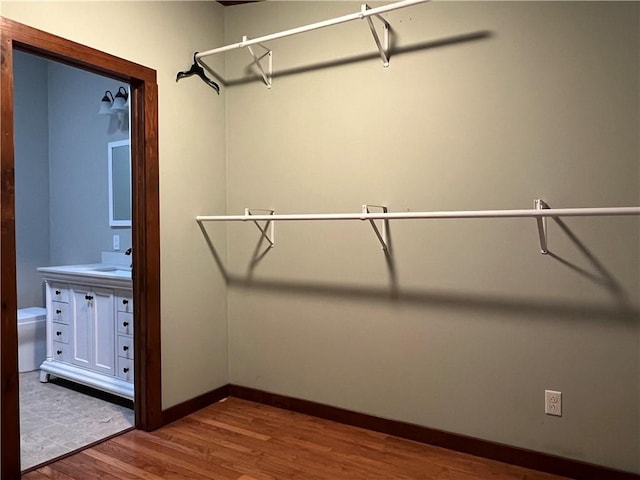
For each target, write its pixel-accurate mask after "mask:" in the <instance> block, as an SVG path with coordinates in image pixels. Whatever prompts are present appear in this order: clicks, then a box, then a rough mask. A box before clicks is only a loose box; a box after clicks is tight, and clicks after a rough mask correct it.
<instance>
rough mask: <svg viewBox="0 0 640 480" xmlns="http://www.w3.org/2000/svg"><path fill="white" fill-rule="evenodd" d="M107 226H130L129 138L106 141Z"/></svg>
mask: <svg viewBox="0 0 640 480" xmlns="http://www.w3.org/2000/svg"><path fill="white" fill-rule="evenodd" d="M108 155H109V226H111V227H130V226H131V151H130V148H129V140H120V141H118V142H109V143H108Z"/></svg>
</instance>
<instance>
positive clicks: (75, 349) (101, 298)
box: [69, 285, 115, 375]
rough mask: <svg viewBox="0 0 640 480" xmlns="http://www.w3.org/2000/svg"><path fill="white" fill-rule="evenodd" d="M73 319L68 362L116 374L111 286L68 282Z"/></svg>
mask: <svg viewBox="0 0 640 480" xmlns="http://www.w3.org/2000/svg"><path fill="white" fill-rule="evenodd" d="M69 297H70V301H71V312H72V314H71V318H72V323H71V325H72V334H71V338H72V347H71V352H72V354H71V363H73V364H74V365H78V366H80V367H84V368H88V369H90V370H93V371H96V372H100V373H104V374H106V375H114V374H115V346H114V341H115V332H114V330H115V328H114V327H115V325H114V318H115V317H114V312H115V309H114V299H115V292H114V290H113V289H108V288H100V287H95V286H94V287H91V286H85V285H69Z"/></svg>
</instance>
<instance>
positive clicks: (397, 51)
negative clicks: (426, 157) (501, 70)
mask: <svg viewBox="0 0 640 480" xmlns="http://www.w3.org/2000/svg"><path fill="white" fill-rule="evenodd" d="M492 36H493V32H491V31H489V30H481V31H478V32H471V33H465V34H460V35H455V36H452V37H447V38H442V39H439V40H430V41H427V42H421V43H416V44H413V45H407V46H404V47H397V46H396V45H395V44H396V40H397V37H396V35H390V39H391V45H390V48H389V58H392V57H393V56H396V55H401V54H404V53H411V52H416V51H419V50H429V49H432V48H440V47H447V46H451V45H457V44H459V43H465V42H473V41H476V40H486V39H488V38H491V37H492ZM372 59H380V54H379V53H378V52H374V53H368V54H364V55H357V56H353V57H347V58H340V59H337V60H331V61H328V62H321V63H315V64H312V65H305V66H302V67H295V68H289V69H283V70H280V71H278V72H273V73H272V75H271V77H272V78H278V77H285V76H288V75H296V74H300V73H306V72H312V71H316V70H322V69H325V68H334V67H340V66H344V65H349V64H352V63H355V62H364V61H368V60H372ZM201 65H203V66H204V68H205V69H206V70H207V71H208V72H209V73H210V74H211V75H212V76H213V77H215V78H216V80H218V81H219V82H220V83H221V84H222V85H223V86H225V87H232V86H235V85H244V84H247V83H251V82H255V81H256V80H261V78H262V77H261V76H260V74H259V73H258V72H257V71H256V68H255V62H253V61H252V62H251V63H250V64H249V65H248V66H247V68H246V70H245V73H246V75H247V76H246V77H243V78H236V79H230V80H226V79H224V78H223V77H221V76H220V75H219V74H218V73H216V72H215V71H214V70H213V69H212V68H211V67H209V66H208V65H206V64H205V63H204V62H201Z"/></svg>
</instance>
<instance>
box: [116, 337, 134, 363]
mask: <svg viewBox="0 0 640 480" xmlns="http://www.w3.org/2000/svg"><path fill="white" fill-rule="evenodd" d="M118 356H119V357H123V358H133V338H132V337H129V336H125V335H118Z"/></svg>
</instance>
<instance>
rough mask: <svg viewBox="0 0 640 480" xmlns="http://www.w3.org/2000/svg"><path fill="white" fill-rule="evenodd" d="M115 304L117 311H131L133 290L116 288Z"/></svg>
mask: <svg viewBox="0 0 640 480" xmlns="http://www.w3.org/2000/svg"><path fill="white" fill-rule="evenodd" d="M116 304H117V305H118V311H119V312H128V313H133V292H132V291H131V290H118V292H117V294H116Z"/></svg>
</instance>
